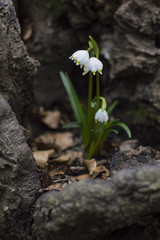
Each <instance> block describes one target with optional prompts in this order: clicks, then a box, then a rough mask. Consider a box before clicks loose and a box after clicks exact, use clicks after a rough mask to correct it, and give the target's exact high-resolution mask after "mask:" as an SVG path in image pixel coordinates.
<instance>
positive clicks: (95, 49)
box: [89, 36, 99, 58]
mask: <svg viewBox="0 0 160 240" xmlns="http://www.w3.org/2000/svg"><path fill="white" fill-rule="evenodd" d="M89 39H90V40H91V43H92V46H93V49H94V51H95V54H96V57H97V58H99V47H98V44H97V42H96V41H95V40H94V39H93V38H92V37H91V36H89Z"/></svg>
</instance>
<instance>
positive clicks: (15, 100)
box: [0, 0, 38, 121]
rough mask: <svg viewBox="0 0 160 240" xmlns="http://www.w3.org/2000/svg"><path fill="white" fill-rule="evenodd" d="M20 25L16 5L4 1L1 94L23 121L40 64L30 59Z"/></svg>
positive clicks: (0, 7)
mask: <svg viewBox="0 0 160 240" xmlns="http://www.w3.org/2000/svg"><path fill="white" fill-rule="evenodd" d="M20 33H21V32H20V26H19V23H18V20H17V18H16V13H15V9H14V6H13V4H12V2H11V1H10V0H9V1H7V0H1V2H0V93H1V94H2V95H3V96H4V97H5V98H6V99H7V101H8V102H9V104H10V105H11V107H12V109H13V111H14V112H15V114H16V116H17V117H18V119H19V120H20V121H21V119H22V116H23V114H24V110H25V108H26V107H28V106H29V104H30V103H31V101H32V99H33V92H32V84H33V77H34V75H35V73H36V72H37V66H38V62H37V61H35V60H33V59H32V58H30V57H29V56H28V54H27V52H26V49H25V46H24V44H23V42H22V40H21V38H20Z"/></svg>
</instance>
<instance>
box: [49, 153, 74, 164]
mask: <svg viewBox="0 0 160 240" xmlns="http://www.w3.org/2000/svg"><path fill="white" fill-rule="evenodd" d="M51 161H52V163H54V162H55V163H68V162H69V161H70V158H69V157H68V156H67V154H62V155H61V156H59V157H57V158H54V159H52V160H51Z"/></svg>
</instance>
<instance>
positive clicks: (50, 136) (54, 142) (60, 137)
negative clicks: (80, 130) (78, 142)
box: [34, 132, 73, 150]
mask: <svg viewBox="0 0 160 240" xmlns="http://www.w3.org/2000/svg"><path fill="white" fill-rule="evenodd" d="M34 145H36V146H37V148H38V149H50V148H56V147H59V148H60V149H61V150H64V149H67V148H69V147H71V146H72V145H73V133H71V132H64V133H52V132H46V133H44V134H42V135H40V136H39V137H37V138H36V139H35V141H34Z"/></svg>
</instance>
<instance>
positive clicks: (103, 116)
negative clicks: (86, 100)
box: [95, 108, 109, 123]
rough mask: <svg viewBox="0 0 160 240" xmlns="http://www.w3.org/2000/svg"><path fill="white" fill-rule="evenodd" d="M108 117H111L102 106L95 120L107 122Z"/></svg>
mask: <svg viewBox="0 0 160 240" xmlns="http://www.w3.org/2000/svg"><path fill="white" fill-rule="evenodd" d="M108 119H109V117H108V114H107V112H106V110H103V111H102V108H100V109H99V110H98V111H97V112H96V114H95V121H99V122H104V123H106V122H107V121H108Z"/></svg>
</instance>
